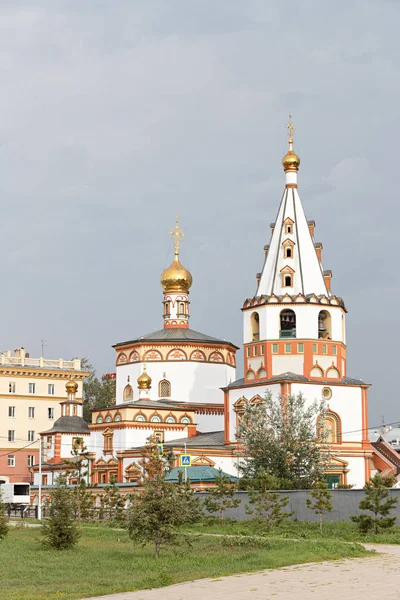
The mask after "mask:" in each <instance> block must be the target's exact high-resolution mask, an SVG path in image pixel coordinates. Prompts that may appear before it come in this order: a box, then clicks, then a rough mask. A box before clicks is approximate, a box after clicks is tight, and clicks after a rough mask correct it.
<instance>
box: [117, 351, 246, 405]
mask: <svg viewBox="0 0 400 600" xmlns="http://www.w3.org/2000/svg"><path fill="white" fill-rule="evenodd" d="M143 364H146V370H147V373H148V374H149V375H150V377H151V378H152V387H151V390H150V394H149V395H150V399H151V400H159V399H160V397H159V395H158V384H159V382H160V381H161V380H162V379H167V380H168V381H170V382H171V398H170V399H171V400H175V401H178V402H196V403H197V402H209V403H220V404H223V393H222V392H221V390H220V389H219V388H221V387H224V386H226V385H228V384H229V383H230V382H231V381H234V380H235V368H234V367H232V366H230V365H226V364H219V363H209V362H191V361H160V362H156V361H154V362H151V361H149V362H146V363H133V364H127V365H119V366H118V367H117V404H120V403H122V402H123V391H124V388H125V386H126V385H127V383H128V377H129V383H130V385H131V386H132V388H133V394H134V395H133V400H138V398H139V392H138V389H137V384H136V382H137V378H138V377H139V375H140V374H141V373H142V371H143ZM164 374H165V376H164Z"/></svg>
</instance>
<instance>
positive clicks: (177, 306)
mask: <svg viewBox="0 0 400 600" xmlns="http://www.w3.org/2000/svg"><path fill="white" fill-rule="evenodd" d="M170 235H171V236H172V237H173V238H175V242H174V244H175V256H174V261H173V263H172V264H171V265H170V266H169V267H168V268H167V269H165V271H164V272H163V273H162V275H161V285H162V287H163V290H164V302H163V304H164V329H168V328H172V327H175V328H177V327H179V328H183V329H188V327H189V304H190V303H189V289H190V287H191V285H192V281H193V280H192V275H191V273H190V272H189V271H188V270H187V269H185V267H184V266H183V265H182V264H181V263H180V261H179V246H180V244H181V239H182V238H183V237H184V233H183V231H182V230H181V229H180V228H179V221H178V217H176V221H175V227H174V228H173V229H172V230H171V231H170Z"/></svg>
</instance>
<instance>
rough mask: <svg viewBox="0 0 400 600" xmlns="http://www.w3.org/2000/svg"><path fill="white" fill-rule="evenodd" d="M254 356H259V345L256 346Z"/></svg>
mask: <svg viewBox="0 0 400 600" xmlns="http://www.w3.org/2000/svg"><path fill="white" fill-rule="evenodd" d="M254 356H258V346H254Z"/></svg>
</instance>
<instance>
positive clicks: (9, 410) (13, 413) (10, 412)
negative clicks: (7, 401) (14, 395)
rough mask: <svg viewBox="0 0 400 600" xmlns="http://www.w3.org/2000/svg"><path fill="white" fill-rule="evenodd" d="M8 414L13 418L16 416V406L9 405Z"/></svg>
mask: <svg viewBox="0 0 400 600" xmlns="http://www.w3.org/2000/svg"><path fill="white" fill-rule="evenodd" d="M8 416H9V417H11V418H12V419H14V418H15V406H9V407H8Z"/></svg>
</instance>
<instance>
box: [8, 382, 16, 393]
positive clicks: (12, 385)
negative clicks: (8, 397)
mask: <svg viewBox="0 0 400 600" xmlns="http://www.w3.org/2000/svg"><path fill="white" fill-rule="evenodd" d="M8 391H9V393H10V394H15V381H10V383H9V384H8Z"/></svg>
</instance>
